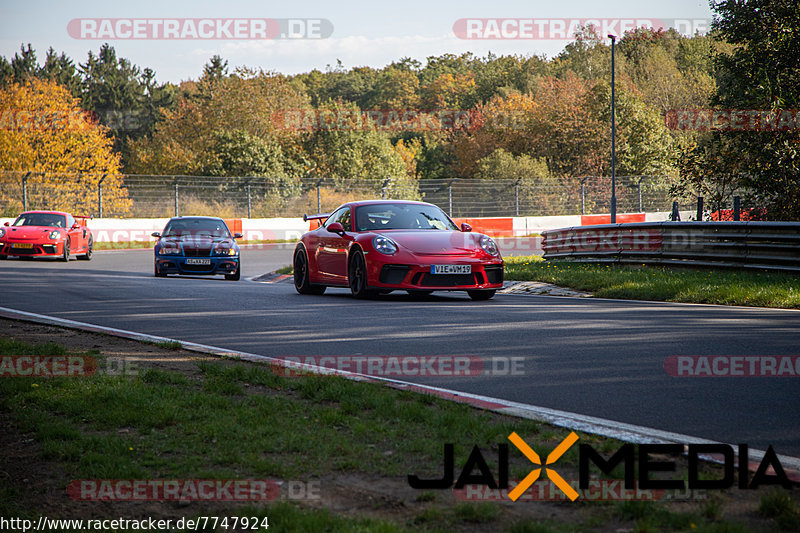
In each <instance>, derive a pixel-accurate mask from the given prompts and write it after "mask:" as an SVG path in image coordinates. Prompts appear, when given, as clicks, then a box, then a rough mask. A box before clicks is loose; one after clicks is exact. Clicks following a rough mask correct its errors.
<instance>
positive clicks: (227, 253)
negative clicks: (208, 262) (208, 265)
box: [214, 246, 239, 256]
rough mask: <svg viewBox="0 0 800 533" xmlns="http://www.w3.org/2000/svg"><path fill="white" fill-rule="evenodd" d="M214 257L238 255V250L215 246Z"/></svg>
mask: <svg viewBox="0 0 800 533" xmlns="http://www.w3.org/2000/svg"><path fill="white" fill-rule="evenodd" d="M214 255H225V256H235V255H239V250H237V249H236V248H231V247H229V246H217V247H216V248H214Z"/></svg>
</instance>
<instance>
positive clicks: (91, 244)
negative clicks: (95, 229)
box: [78, 237, 94, 261]
mask: <svg viewBox="0 0 800 533" xmlns="http://www.w3.org/2000/svg"><path fill="white" fill-rule="evenodd" d="M93 253H94V239H93V238H92V237H89V242H88V244H87V245H86V253H85V254H83V255H79V256H78V259H79V260H80V261H91V260H92V254H93Z"/></svg>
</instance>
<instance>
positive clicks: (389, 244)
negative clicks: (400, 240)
mask: <svg viewBox="0 0 800 533" xmlns="http://www.w3.org/2000/svg"><path fill="white" fill-rule="evenodd" d="M372 247H373V248H375V249H376V250H377V251H379V252H380V253H382V254H386V255H392V254H393V253H395V252H396V251H397V245H396V244H395V243H394V241H393V240H392V239H390V238H388V237H384V236H383V235H378V236H376V237H375V238H374V239H372Z"/></svg>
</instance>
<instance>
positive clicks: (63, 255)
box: [61, 239, 70, 263]
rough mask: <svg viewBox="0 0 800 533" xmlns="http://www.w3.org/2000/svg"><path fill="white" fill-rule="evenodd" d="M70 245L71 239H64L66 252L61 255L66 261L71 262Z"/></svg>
mask: <svg viewBox="0 0 800 533" xmlns="http://www.w3.org/2000/svg"><path fill="white" fill-rule="evenodd" d="M69 247H70V242H69V239H67V240H65V241H64V253H63V254H62V255H61V260H62V261H64V262H65V263H69Z"/></svg>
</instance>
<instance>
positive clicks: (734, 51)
mask: <svg viewBox="0 0 800 533" xmlns="http://www.w3.org/2000/svg"><path fill="white" fill-rule="evenodd" d="M712 8H713V10H714V11H715V13H716V17H715V21H714V24H713V28H714V30H715V31H717V32H719V36H720V37H721V38H722V39H724V40H726V41H727V42H728V43H729V44H730V45H732V48H731V49H730V51H728V52H724V53H719V54H718V55H717V57H716V60H717V65H718V68H719V73H718V78H719V81H718V89H717V93H716V96H715V99H714V102H715V103H716V104H717V105H719V106H721V107H725V108H738V109H761V110H773V109H797V108H798V107H800V69H798V68H797V58H798V57H800V4H798V3H797V2H796V1H794V0H753V1H749V2H741V1H738V0H722V1H718V2H714V3H713V4H712ZM714 135H718V136H719V137H720V139H719V140H715V141H714V142H713V143H712V146H713V145H714V144H717V145H721V146H725V151H726V152H728V153H730V154H731V157H733V158H735V159H736V160H737V161H746V162H747V165H746V167H745V168H741V169H740V170H739V171H738V172H737V173H736V174H735V175H736V177H737V178H738V184H737V185H738V186H740V187H743V188H745V189H747V190H748V191H749V194H748V202H747V203H749V204H750V205H752V206H759V207H764V208H766V212H767V216H768V217H770V218H772V219H777V220H800V132H798V130H797V129H793V130H791V131H760V132H756V131H730V132H722V133H717V134H714ZM700 149H703V147H702V145H701V146H700ZM699 159H700V160H701V161H703V159H702V158H699ZM702 166H703V167H704V168H705V169H706V170H705V171H704V172H703V174H700V175H697V176H692V177H694V178H697V177H700V176H702V175H711V176H714V179H725V178H726V177H725V174H724V173H725V172H726V171H728V170H729V168H728V165H727V164H723V165H720V164H719V162H718V161H715V160H713V159H712V160H705V162H704V163H703V165H702Z"/></svg>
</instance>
